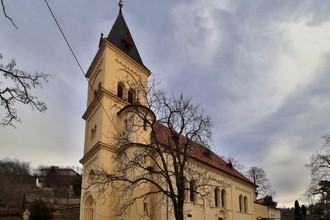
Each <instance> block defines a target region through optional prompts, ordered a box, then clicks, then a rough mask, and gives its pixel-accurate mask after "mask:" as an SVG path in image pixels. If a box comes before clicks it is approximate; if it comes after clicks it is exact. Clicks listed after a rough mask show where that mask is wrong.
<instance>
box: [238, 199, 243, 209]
mask: <svg viewBox="0 0 330 220" xmlns="http://www.w3.org/2000/svg"><path fill="white" fill-rule="evenodd" d="M239 211H240V212H243V196H242V195H239Z"/></svg>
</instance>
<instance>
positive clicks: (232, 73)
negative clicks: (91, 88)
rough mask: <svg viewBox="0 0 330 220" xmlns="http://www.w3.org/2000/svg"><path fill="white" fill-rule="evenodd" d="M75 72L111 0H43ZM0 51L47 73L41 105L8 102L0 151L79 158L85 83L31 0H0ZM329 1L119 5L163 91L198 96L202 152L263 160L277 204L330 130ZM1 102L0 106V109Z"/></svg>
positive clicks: (93, 47) (111, 13) (303, 180)
mask: <svg viewBox="0 0 330 220" xmlns="http://www.w3.org/2000/svg"><path fill="white" fill-rule="evenodd" d="M49 4H50V6H51V8H52V10H53V12H54V14H55V16H56V17H57V19H58V22H59V23H60V25H61V27H62V29H63V31H64V33H65V34H66V36H67V39H68V41H69V42H70V44H71V47H72V48H73V50H74V52H75V53H76V56H77V58H78V60H79V62H80V63H81V65H82V67H83V69H84V71H87V68H88V67H89V65H90V63H91V61H92V59H93V57H94V55H95V53H96V52H97V49H98V41H99V37H100V34H101V32H103V33H104V34H105V35H108V33H109V31H110V29H111V27H112V24H113V22H114V20H115V18H116V16H117V14H118V6H117V1H116V0H112V1H109V0H97V1H93V2H92V1H81V0H70V1H68V0H56V1H52V0H49ZM5 6H6V10H7V14H8V15H9V16H11V18H12V19H13V20H14V22H15V23H16V25H17V26H18V30H16V29H15V27H14V26H13V25H12V24H11V22H10V21H9V20H8V19H5V18H4V15H3V13H0V15H1V17H0V53H2V54H3V57H4V59H3V60H2V61H1V62H3V63H7V62H9V61H10V59H11V58H15V59H16V62H17V64H18V66H17V67H18V68H20V69H23V70H26V71H30V72H34V71H38V72H44V73H48V74H51V77H50V79H49V83H47V84H44V88H43V89H42V90H36V91H33V93H34V94H35V95H36V96H38V97H39V99H40V100H43V101H45V102H46V103H47V106H48V110H47V112H46V113H39V112H37V111H31V109H30V108H29V107H25V106H21V105H18V106H17V107H18V113H19V115H20V117H21V120H22V123H19V124H16V126H17V128H16V129H14V128H12V127H1V128H0V131H1V132H0V159H2V158H6V157H9V158H17V159H19V160H23V161H27V162H31V165H32V166H33V167H37V166H38V165H40V164H44V165H59V166H71V165H79V160H80V159H81V158H82V153H83V144H84V143H83V141H84V120H83V119H82V118H81V116H82V115H83V113H84V111H85V109H86V94H87V81H86V79H85V78H84V76H83V73H82V72H81V71H80V69H79V67H78V66H77V64H76V63H75V60H74V58H73V56H72V55H71V53H70V51H69V49H68V47H67V45H66V43H65V41H64V40H63V38H62V36H61V34H60V31H59V30H58V28H57V26H56V24H55V22H54V20H53V18H52V17H51V14H50V12H49V11H48V8H47V6H46V4H45V2H44V1H43V0H31V1H19V0H5ZM329 11H330V1H311V0H310V1H307V0H305V1H302V0H290V1H287V0H285V1H284V0H283V1H280V0H253V1H252V0H251V1H249V0H241V1H238V0H228V1H224V0H203V1H201V0H199V1H197V0H181V1H177V0H163V1H151V0H139V1H128V0H126V1H124V8H123V14H124V17H125V19H126V22H127V24H128V27H129V28H130V31H131V34H132V35H133V38H134V41H135V44H136V45H137V48H138V50H139V52H140V55H141V57H142V60H143V62H144V64H145V65H146V66H147V67H148V68H149V69H150V70H151V72H152V73H153V76H154V77H155V78H156V79H157V80H162V87H163V88H164V89H165V90H166V91H168V92H172V91H174V92H176V93H179V92H183V93H184V94H185V95H186V96H192V97H193V100H194V102H195V103H200V104H201V106H202V107H203V108H204V110H205V113H206V114H208V115H209V116H211V118H212V119H213V123H214V128H213V131H214V145H215V146H214V151H215V152H216V153H218V154H219V155H223V156H226V157H233V158H235V159H236V160H238V161H239V162H240V163H242V164H244V165H245V169H248V168H250V167H251V166H258V167H261V168H263V169H264V170H265V171H266V173H267V175H268V177H269V179H270V180H271V182H272V184H273V186H274V188H275V190H276V192H277V196H276V198H275V200H276V201H278V202H279V206H284V205H285V206H293V203H294V201H295V200H296V199H301V194H302V193H303V192H304V190H305V188H306V187H307V186H308V184H309V181H310V173H309V171H308V170H307V169H306V168H305V166H304V165H305V164H306V163H308V161H309V158H310V156H311V155H312V154H313V153H314V152H316V150H317V149H319V148H320V147H321V145H322V140H321V136H323V135H325V134H327V133H330V127H329V118H330V86H329V82H330V73H329V70H330V62H329V58H330V53H329V52H330V13H329ZM1 112H3V109H1V110H0V113H1Z"/></svg>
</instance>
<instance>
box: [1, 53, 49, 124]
mask: <svg viewBox="0 0 330 220" xmlns="http://www.w3.org/2000/svg"><path fill="white" fill-rule="evenodd" d="M0 60H2V54H0ZM0 73H1V75H0V76H2V77H1V78H0V106H2V107H3V108H4V112H5V113H4V114H5V115H4V116H3V120H2V122H1V123H0V124H1V125H3V126H7V125H11V126H14V122H19V121H20V118H19V117H18V114H17V110H16V108H14V106H15V103H17V102H18V103H23V104H25V105H30V106H31V107H32V109H37V110H38V111H40V112H44V111H46V109H47V107H46V104H45V103H44V102H42V101H38V100H37V97H36V96H33V95H32V94H31V93H30V90H31V89H32V88H41V87H42V86H41V81H42V80H44V81H46V82H48V80H47V79H48V76H49V75H47V74H44V73H37V72H36V73H34V74H31V73H28V72H26V71H23V70H19V69H16V62H15V60H13V59H12V60H11V61H10V62H9V63H8V64H7V65H4V64H2V63H0ZM14 127H15V126H14Z"/></svg>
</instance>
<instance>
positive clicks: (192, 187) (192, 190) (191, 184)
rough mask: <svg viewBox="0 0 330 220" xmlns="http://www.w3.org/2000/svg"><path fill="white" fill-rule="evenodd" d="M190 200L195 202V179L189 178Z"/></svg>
mask: <svg viewBox="0 0 330 220" xmlns="http://www.w3.org/2000/svg"><path fill="white" fill-rule="evenodd" d="M189 191H190V202H195V193H196V181H195V180H190V182H189Z"/></svg>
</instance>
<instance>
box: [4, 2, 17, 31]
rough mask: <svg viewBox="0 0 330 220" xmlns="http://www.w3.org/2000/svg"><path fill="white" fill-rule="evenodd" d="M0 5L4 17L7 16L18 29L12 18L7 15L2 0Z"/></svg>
mask: <svg viewBox="0 0 330 220" xmlns="http://www.w3.org/2000/svg"><path fill="white" fill-rule="evenodd" d="M1 5H2V11H3V13H4V15H5V18H8V19H9V20H10V21H11V23H12V24H13V25H14V27H15V28H16V29H17V30H18V27H17V26H16V24H15V23H14V21H13V19H12V18H11V17H9V16H8V15H7V12H6V7H5V3H4V0H1Z"/></svg>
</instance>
